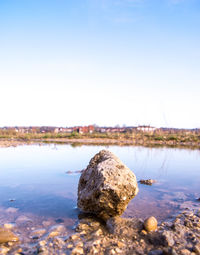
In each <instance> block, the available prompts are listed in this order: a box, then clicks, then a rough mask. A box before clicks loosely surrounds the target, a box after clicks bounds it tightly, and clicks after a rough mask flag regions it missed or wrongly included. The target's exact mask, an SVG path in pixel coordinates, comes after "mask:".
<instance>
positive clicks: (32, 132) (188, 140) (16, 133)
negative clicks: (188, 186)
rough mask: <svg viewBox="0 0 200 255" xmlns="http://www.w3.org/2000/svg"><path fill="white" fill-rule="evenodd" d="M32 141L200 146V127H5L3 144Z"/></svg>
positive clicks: (1, 136) (1, 135)
mask: <svg viewBox="0 0 200 255" xmlns="http://www.w3.org/2000/svg"><path fill="white" fill-rule="evenodd" d="M24 142H25V143H28V142H32V143H33V142H56V143H70V144H75V145H78V144H93V145H94V144H106V145H113V144H116V145H142V146H150V147H151V146H170V147H186V148H200V129H175V128H154V127H151V126H138V127H123V128H121V127H97V126H93V125H90V126H86V127H82V126H81V127H71V128H59V127H4V128H0V146H9V145H17V144H21V143H24Z"/></svg>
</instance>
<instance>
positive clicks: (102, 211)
mask: <svg viewBox="0 0 200 255" xmlns="http://www.w3.org/2000/svg"><path fill="white" fill-rule="evenodd" d="M137 193H138V185H137V180H136V177H135V175H134V173H133V172H132V171H131V170H130V169H129V168H128V167H127V166H125V165H124V164H123V163H122V162H121V160H120V159H119V158H117V157H116V156H115V155H114V154H113V153H111V152H110V151H107V150H102V151H100V152H99V153H98V154H96V155H95V156H94V157H93V158H92V159H91V160H90V163H89V165H88V167H87V168H86V169H85V170H84V171H83V173H82V175H81V177H80V180H79V186H78V207H79V208H80V209H81V210H82V211H84V212H88V213H94V214H96V215H97V216H98V217H100V218H102V219H103V220H107V219H109V218H111V217H115V216H118V215H121V214H122V213H123V212H124V210H125V209H126V207H127V205H128V203H129V201H130V200H131V199H132V198H134V197H135V196H136V195H137Z"/></svg>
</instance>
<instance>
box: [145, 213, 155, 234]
mask: <svg viewBox="0 0 200 255" xmlns="http://www.w3.org/2000/svg"><path fill="white" fill-rule="evenodd" d="M157 226H158V222H157V220H156V218H155V217H153V216H151V217H149V218H147V219H146V220H145V221H144V228H145V230H146V231H147V232H151V231H155V230H156V229H157Z"/></svg>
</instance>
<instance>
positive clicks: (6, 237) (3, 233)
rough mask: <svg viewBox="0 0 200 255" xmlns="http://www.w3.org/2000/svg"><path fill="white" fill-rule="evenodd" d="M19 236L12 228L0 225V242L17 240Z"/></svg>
mask: <svg viewBox="0 0 200 255" xmlns="http://www.w3.org/2000/svg"><path fill="white" fill-rule="evenodd" d="M18 240H19V238H18V237H17V236H16V235H14V234H13V233H12V232H11V231H10V230H8V229H6V228H1V227H0V244H2V243H8V242H16V241H18Z"/></svg>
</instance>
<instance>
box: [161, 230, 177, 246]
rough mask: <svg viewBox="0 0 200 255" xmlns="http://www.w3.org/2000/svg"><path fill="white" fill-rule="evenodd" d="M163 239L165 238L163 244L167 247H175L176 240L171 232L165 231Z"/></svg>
mask: <svg viewBox="0 0 200 255" xmlns="http://www.w3.org/2000/svg"><path fill="white" fill-rule="evenodd" d="M162 238H163V244H164V245H165V246H173V245H174V239H173V233H172V232H170V231H166V230H165V231H164V232H163V233H162Z"/></svg>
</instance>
